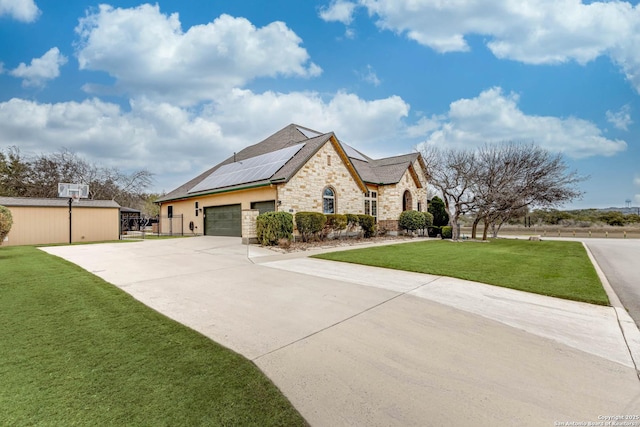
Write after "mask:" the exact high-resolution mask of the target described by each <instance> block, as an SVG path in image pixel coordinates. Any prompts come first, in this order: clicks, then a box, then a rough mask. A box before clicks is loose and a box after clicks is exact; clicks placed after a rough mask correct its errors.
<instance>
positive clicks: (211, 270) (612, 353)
mask: <svg viewBox="0 0 640 427" xmlns="http://www.w3.org/2000/svg"><path fill="white" fill-rule="evenodd" d="M46 250H47V251H48V252H50V253H52V254H55V255H59V256H62V257H64V258H66V259H68V260H70V261H71V262H74V263H76V264H79V265H80V266H82V267H83V268H85V269H87V270H88V271H90V272H93V273H94V274H96V275H98V276H100V277H102V278H104V279H105V280H107V281H109V282H111V283H113V284H115V285H116V286H118V287H120V288H121V289H123V290H124V291H126V292H128V293H129V294H131V295H132V296H134V297H135V298H137V299H138V300H140V301H142V302H143V303H145V304H146V305H148V306H150V307H152V308H154V309H156V310H158V311H160V312H162V313H164V314H166V315H167V316H169V317H171V318H173V319H176V320H178V321H180V322H182V323H183V324H186V325H188V326H190V327H191V328H193V329H195V330H198V331H200V332H201V333H203V334H204V335H206V336H208V337H210V338H211V339H213V340H215V341H217V342H219V343H221V344H223V345H225V346H227V347H229V348H231V349H233V350H235V351H237V352H239V353H241V354H243V355H244V356H246V357H247V358H249V359H251V360H253V361H254V363H256V365H257V366H258V367H259V368H260V369H262V370H263V372H265V373H266V374H267V375H268V376H269V378H271V380H272V381H274V383H275V384H276V385H277V386H278V387H279V388H280V390H282V392H283V393H284V394H285V395H286V396H287V397H288V398H289V399H290V401H291V402H292V403H293V404H294V406H295V407H296V408H297V409H298V410H299V411H300V413H301V414H302V415H303V416H304V417H305V418H306V419H307V420H308V421H309V422H310V423H311V425H314V426H341V425H367V426H378V425H380V426H383V425H384V426H394V425H397V426H411V425H416V426H418V425H419V426H423V425H460V426H462V425H474V426H496V425H518V426H552V425H557V424H555V422H566V421H572V422H585V423H586V422H593V423H595V422H598V421H599V420H598V416H602V415H611V414H616V415H617V414H639V413H640V382H639V381H638V378H637V376H636V372H635V369H634V368H633V363H632V362H631V360H630V357H629V354H628V351H627V349H626V347H625V344H624V340H623V338H622V336H621V332H620V329H619V328H618V323H617V318H616V315H615V312H614V311H613V309H612V308H610V307H600V306H592V305H589V304H583V303H576V302H571V301H563V300H558V299H555V298H548V297H542V296H539V295H531V294H526V293H523V292H518V291H513V290H508V289H502V288H496V287H492V286H488V285H481V284H474V283H469V282H464V281H459V280H456V279H449V278H441V277H437V276H430V275H421V274H416V273H405V272H397V271H390V270H384V269H375V268H370V267H362V266H349V265H345V264H336V263H331V262H329V261H322V260H311V259H308V258H306V257H305V255H306V254H302V257H301V255H300V254H297V255H276V256H273V253H272V252H269V251H266V250H264V249H260V248H255V247H247V246H242V245H240V239H229V238H211V237H197V238H189V239H173V240H160V241H146V242H140V243H129V244H104V245H82V246H58V247H52V248H47V249H46Z"/></svg>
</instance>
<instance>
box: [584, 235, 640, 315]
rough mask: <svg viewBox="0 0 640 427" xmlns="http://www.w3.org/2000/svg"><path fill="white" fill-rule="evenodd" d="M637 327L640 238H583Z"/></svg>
mask: <svg viewBox="0 0 640 427" xmlns="http://www.w3.org/2000/svg"><path fill="white" fill-rule="evenodd" d="M583 242H585V243H586V244H587V246H588V247H589V249H590V250H591V253H592V254H593V256H594V257H595V258H596V260H597V261H598V264H599V265H600V267H601V268H602V271H603V272H604V274H605V275H606V276H607V279H608V280H609V283H610V284H611V287H612V288H613V289H614V290H615V292H616V294H617V295H618V298H620V301H621V302H622V305H623V306H624V307H625V308H626V309H627V311H628V312H629V315H630V316H631V317H632V318H633V320H634V321H635V322H636V325H638V326H639V327H640V239H628V240H623V239H583Z"/></svg>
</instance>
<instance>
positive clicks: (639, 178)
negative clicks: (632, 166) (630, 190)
mask: <svg viewBox="0 0 640 427" xmlns="http://www.w3.org/2000/svg"><path fill="white" fill-rule="evenodd" d="M633 183H634V184H635V185H636V186H638V187H640V176H636V177H635V178H634V179H633Z"/></svg>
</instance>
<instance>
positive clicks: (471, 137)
mask: <svg viewBox="0 0 640 427" xmlns="http://www.w3.org/2000/svg"><path fill="white" fill-rule="evenodd" d="M502 141H533V142H534V143H536V144H538V145H540V146H541V147H543V148H545V149H547V150H550V151H554V152H562V153H565V154H566V155H567V156H569V157H573V158H584V157H590V156H612V155H614V154H616V153H618V152H620V151H624V150H625V149H626V147H627V144H626V142H625V141H622V140H617V139H616V140H611V139H607V138H605V137H603V136H602V132H601V131H600V129H598V127H597V126H595V125H594V124H593V123H591V122H589V121H586V120H582V119H578V118H574V117H569V118H558V117H551V116H535V115H527V114H525V113H524V112H523V111H521V110H520V109H519V108H518V95H516V94H513V93H511V94H509V95H505V94H503V93H502V89H501V88H497V87H496V88H491V89H488V90H486V91H484V92H482V93H481V94H480V95H479V96H478V97H476V98H472V99H460V100H457V101H455V102H452V103H451V105H450V108H449V112H448V113H447V115H446V119H441V121H440V125H439V127H438V128H437V129H436V130H435V131H433V132H432V133H431V134H430V135H429V136H428V138H427V140H426V141H425V143H427V144H436V145H448V146H471V147H474V146H479V145H482V144H484V143H487V142H489V143H491V142H502Z"/></svg>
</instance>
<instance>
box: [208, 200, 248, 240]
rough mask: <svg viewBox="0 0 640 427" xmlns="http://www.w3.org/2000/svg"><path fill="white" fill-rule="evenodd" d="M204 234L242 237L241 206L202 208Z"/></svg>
mask: <svg viewBox="0 0 640 427" xmlns="http://www.w3.org/2000/svg"><path fill="white" fill-rule="evenodd" d="M204 215H205V216H204V234H206V235H207V236H235V237H242V208H241V206H240V205H239V204H237V205H225V206H210V207H206V208H204Z"/></svg>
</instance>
